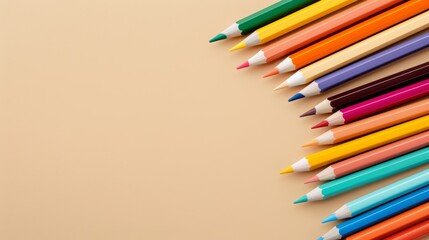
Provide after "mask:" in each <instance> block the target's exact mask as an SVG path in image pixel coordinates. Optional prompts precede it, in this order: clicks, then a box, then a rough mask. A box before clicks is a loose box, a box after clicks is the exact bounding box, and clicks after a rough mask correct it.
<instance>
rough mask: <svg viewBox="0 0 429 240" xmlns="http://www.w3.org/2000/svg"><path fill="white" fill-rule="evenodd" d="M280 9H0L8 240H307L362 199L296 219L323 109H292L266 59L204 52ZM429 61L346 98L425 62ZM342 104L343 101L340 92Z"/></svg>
mask: <svg viewBox="0 0 429 240" xmlns="http://www.w3.org/2000/svg"><path fill="white" fill-rule="evenodd" d="M272 2H273V1H267V0H264V1H244V0H237V1H226V0H225V1H224V0H218V1H195V0H184V1H147V0H143V1H142V0H73V1H58V0H38V1H30V0H3V1H1V2H0V29H1V32H2V34H1V37H0V67H1V69H0V239H5V240H69V239H73V240H74V239H76V240H87V239H88V240H94V239H96V240H98V239H99V240H110V239H115V240H137V239H139V240H140V239H142V240H176V239H180V240H261V239H271V240H284V239H288V240H289V239H291V240H301V239H315V238H316V237H318V236H319V235H320V234H323V233H324V232H325V231H327V230H328V229H330V228H331V227H332V226H333V224H326V225H322V224H320V220H321V219H322V218H323V217H325V216H327V215H328V214H329V213H331V212H332V211H333V210H335V209H336V208H338V207H339V206H340V205H342V204H343V203H345V202H346V201H349V200H351V199H353V198H355V197H358V196H361V195H363V194H366V193H369V192H370V191H372V190H374V189H377V188H379V187H381V186H385V185H387V184H389V183H392V182H394V181H395V180H397V179H400V178H402V177H404V176H408V175H410V174H412V173H413V172H416V171H418V170H422V169H424V168H426V167H427V166H423V167H421V168H419V169H414V170H412V171H409V172H406V173H404V174H400V175H398V176H395V177H392V178H388V179H386V180H384V181H380V182H378V183H376V184H372V185H370V186H367V187H364V188H361V189H359V190H357V191H352V192H350V193H347V194H344V195H342V196H340V197H336V198H333V199H330V200H327V201H323V202H317V203H313V204H302V205H293V204H292V201H293V200H295V199H296V198H298V197H300V196H301V195H302V194H305V193H306V192H308V191H309V190H311V189H312V188H314V187H315V186H316V185H314V184H313V185H307V186H306V185H303V184H302V182H303V181H304V180H306V179H307V178H309V177H310V176H311V175H312V174H294V175H293V174H292V175H287V176H280V175H279V174H278V171H279V170H281V169H282V168H283V167H286V166H287V165H288V164H291V163H293V162H295V161H296V160H298V159H299V158H301V157H303V156H304V155H305V154H307V153H311V152H314V151H316V150H317V149H315V148H308V149H301V148H300V144H302V143H304V142H305V141H307V140H309V139H311V138H312V137H314V136H316V135H318V134H320V133H322V132H323V131H322V130H317V131H316V130H314V131H311V130H309V127H310V126H311V125H312V124H315V123H317V122H318V120H320V119H321V118H320V117H319V118H315V117H313V118H304V119H299V118H298V117H297V116H298V115H299V114H300V113H302V112H303V111H306V110H307V109H309V108H311V107H312V106H313V105H314V104H315V103H317V102H319V101H320V100H321V98H312V99H308V100H305V101H299V102H295V103H288V102H287V98H288V97H289V96H290V95H291V94H292V93H293V92H295V91H296V90H297V89H288V90H285V91H279V92H273V91H271V89H272V88H273V87H275V86H276V85H277V84H279V83H280V82H281V81H282V80H283V79H284V78H285V76H281V77H275V78H270V79H261V78H260V76H261V75H262V74H263V73H265V72H266V71H267V70H269V69H270V68H271V67H272V66H273V65H270V66H265V67H260V68H254V69H247V70H243V71H236V70H235V69H234V68H235V66H236V65H238V64H240V63H241V62H243V61H244V60H245V59H246V58H247V57H249V56H251V55H252V54H254V53H255V52H256V51H257V50H258V49H257V48H252V49H249V50H246V51H240V52H236V53H228V52H227V49H228V48H229V47H231V46H233V45H234V44H235V43H237V41H239V39H234V40H231V41H225V42H220V43H216V44H208V39H209V38H211V37H212V36H213V35H214V34H216V33H218V32H219V31H221V30H223V29H224V28H225V27H226V26H228V25H229V24H231V23H232V22H233V21H234V20H236V19H238V18H239V17H241V16H245V15H246V14H248V13H251V12H252V11H254V10H256V9H259V8H262V7H264V6H266V5H267V4H270V3H272ZM428 57H429V51H422V52H420V53H418V54H414V55H412V56H410V57H407V58H406V59H403V60H401V61H399V62H396V63H394V64H390V65H388V66H386V67H383V68H382V69H380V70H379V71H376V72H374V73H371V74H367V75H365V76H364V77H362V78H359V79H357V80H356V81H355V82H353V83H352V84H348V85H346V86H345V87H343V88H339V89H337V90H336V91H333V92H337V91H340V90H344V89H346V88H350V87H352V86H356V85H359V84H362V83H364V82H367V81H370V80H374V79H376V78H379V77H382V76H386V75H388V74H391V73H394V72H396V71H399V70H403V69H405V68H407V67H410V66H413V65H415V64H417V63H422V62H424V61H425V59H428ZM333 92H331V93H333Z"/></svg>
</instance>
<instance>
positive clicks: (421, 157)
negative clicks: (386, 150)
mask: <svg viewBox="0 0 429 240" xmlns="http://www.w3.org/2000/svg"><path fill="white" fill-rule="evenodd" d="M425 163H429V147H425V148H422V149H420V150H417V151H414V152H411V153H408V154H406V155H402V156H400V157H397V158H394V159H392V160H390V161H387V162H383V163H380V164H378V165H375V166H372V167H370V168H367V169H364V170H361V171H358V172H355V173H352V174H349V175H347V176H345V177H342V178H339V179H336V180H333V181H331V182H328V183H325V184H322V185H320V186H319V187H316V188H315V189H313V190H312V191H310V192H309V193H307V194H306V195H304V196H302V197H301V198H299V199H298V200H296V201H295V202H294V203H301V202H308V201H316V200H322V199H327V198H330V197H333V196H336V195H338V194H341V193H343V192H347V191H350V190H352V189H355V188H358V187H361V186H363V185H366V184H369V183H372V182H375V181H378V180H380V179H383V178H387V177H390V176H392V175H395V174H398V173H401V172H404V171H406V170H409V169H411V168H414V167H417V166H420V165H422V164H425Z"/></svg>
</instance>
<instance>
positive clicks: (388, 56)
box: [301, 2, 429, 97]
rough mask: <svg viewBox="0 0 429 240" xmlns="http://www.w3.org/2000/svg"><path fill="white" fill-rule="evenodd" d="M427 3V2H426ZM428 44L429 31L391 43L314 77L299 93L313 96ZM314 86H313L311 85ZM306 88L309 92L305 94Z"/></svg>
mask: <svg viewBox="0 0 429 240" xmlns="http://www.w3.org/2000/svg"><path fill="white" fill-rule="evenodd" d="M428 3H429V2H428ZM428 46H429V32H427V33H423V34H420V35H418V36H416V37H413V38H411V39H409V40H407V41H405V42H402V43H400V44H397V45H393V46H391V47H389V48H387V49H384V50H382V51H380V52H377V53H375V54H373V55H370V56H368V57H365V58H363V59H361V60H359V61H357V62H354V63H352V64H350V65H348V66H346V67H344V68H340V69H338V70H336V71H333V72H331V73H328V74H327V75H325V76H323V77H321V78H319V79H316V80H315V81H314V82H313V83H311V84H310V85H309V86H307V87H305V88H304V89H303V90H302V91H301V93H302V94H304V95H305V96H306V97H307V96H313V95H316V94H320V93H322V92H326V91H328V90H330V89H332V88H335V87H337V86H340V85H342V84H344V83H346V82H349V81H351V80H353V79H355V78H356V77H359V76H361V75H363V74H366V73H368V72H370V71H373V70H375V69H377V68H379V67H382V66H384V65H386V64H388V63H391V62H393V61H396V60H398V59H401V58H403V57H405V56H407V55H410V54H412V53H414V52H417V51H419V50H422V49H424V48H426V47H428ZM314 84H315V85H317V88H316V89H317V90H315V91H314V90H312V89H311V88H312V86H311V85H314ZM313 88H314V87H313ZM306 89H308V90H309V91H310V92H309V93H310V94H306V93H307V92H308V90H307V92H306Z"/></svg>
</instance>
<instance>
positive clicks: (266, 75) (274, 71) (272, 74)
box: [262, 68, 280, 78]
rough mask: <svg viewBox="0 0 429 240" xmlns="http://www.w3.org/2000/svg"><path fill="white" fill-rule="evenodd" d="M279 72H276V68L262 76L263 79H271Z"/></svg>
mask: <svg viewBox="0 0 429 240" xmlns="http://www.w3.org/2000/svg"><path fill="white" fill-rule="evenodd" d="M279 73H280V72H279V70H277V68H274V69H273V70H271V71H269V72H268V73H266V74H265V75H264V76H262V77H263V78H267V77H271V76H274V75H277V74H279Z"/></svg>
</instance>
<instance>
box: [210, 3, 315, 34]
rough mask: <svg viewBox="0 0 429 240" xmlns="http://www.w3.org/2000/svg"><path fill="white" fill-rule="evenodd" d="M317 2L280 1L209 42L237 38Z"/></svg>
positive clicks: (248, 17) (232, 26)
mask: <svg viewBox="0 0 429 240" xmlns="http://www.w3.org/2000/svg"><path fill="white" fill-rule="evenodd" d="M317 1H319V0H281V1H280V2H277V3H274V4H273V5H271V6H269V7H266V8H264V9H262V10H260V11H258V12H255V13H253V14H251V15H249V16H247V17H245V18H242V19H240V20H238V21H237V22H235V23H233V24H232V25H231V26H229V27H228V28H227V29H225V30H224V31H223V32H221V33H219V34H218V35H216V36H215V37H213V38H212V39H210V41H209V42H216V41H219V40H223V39H227V38H232V37H237V36H240V35H244V34H246V33H249V32H253V31H254V30H256V29H258V28H260V27H263V26H265V25H267V24H268V23H271V22H274V21H275V20H277V19H280V18H282V17H284V16H286V15H289V14H291V13H293V12H295V11H297V10H299V9H301V8H304V7H306V6H308V5H310V4H312V3H314V2H317Z"/></svg>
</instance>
